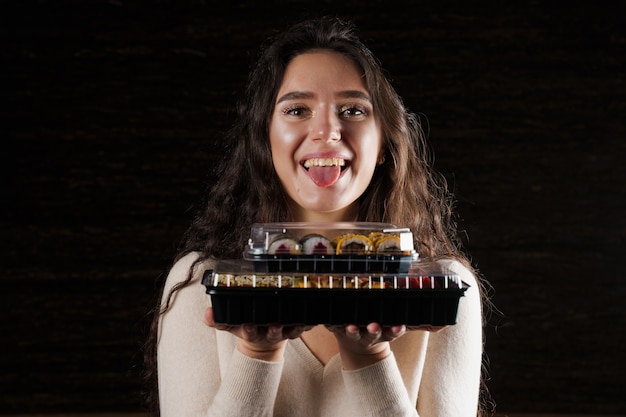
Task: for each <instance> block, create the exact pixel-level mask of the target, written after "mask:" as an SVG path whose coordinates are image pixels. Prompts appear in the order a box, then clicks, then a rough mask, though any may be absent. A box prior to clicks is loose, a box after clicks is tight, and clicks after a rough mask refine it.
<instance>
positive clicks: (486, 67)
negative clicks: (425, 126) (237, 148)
mask: <svg viewBox="0 0 626 417" xmlns="http://www.w3.org/2000/svg"><path fill="white" fill-rule="evenodd" d="M218 4H219V5H218ZM0 7H1V9H2V10H1V12H0V15H1V16H2V17H1V18H0V19H1V33H2V43H3V45H4V46H3V47H2V48H1V49H0V57H1V59H2V90H3V91H4V93H2V101H3V104H4V106H3V107H4V110H3V111H2V117H1V118H0V121H2V131H1V132H2V136H3V143H4V146H3V151H2V155H3V158H2V169H3V171H4V172H3V176H2V184H3V189H2V201H3V202H2V204H1V205H0V207H1V208H0V213H1V215H2V216H1V218H0V227H1V230H2V235H1V237H2V238H1V239H0V259H1V262H0V267H1V271H0V272H1V273H0V284H1V285H2V290H1V291H0V302H1V305H2V314H1V315H0V338H1V343H0V349H2V354H1V355H0V410H2V412H18V411H19V412H51V411H137V410H141V402H140V391H141V380H140V372H141V362H142V358H141V344H142V342H143V340H144V338H145V335H146V325H147V323H148V320H147V317H146V314H147V311H148V309H149V308H150V307H151V305H152V302H153V299H154V297H155V295H156V292H157V289H158V286H159V285H160V282H161V280H162V279H163V274H164V273H165V272H166V271H167V268H168V267H169V264H170V262H171V260H172V257H173V256H174V253H175V249H176V245H177V242H178V240H179V238H180V237H181V234H182V233H183V231H184V230H185V228H186V227H187V225H188V223H189V221H190V219H191V216H192V213H193V210H192V207H193V206H194V204H195V203H196V202H197V201H198V200H199V198H200V196H201V194H202V192H203V190H204V188H205V186H206V184H207V183H208V182H210V181H211V180H212V178H211V168H212V164H213V161H215V160H216V158H218V157H219V153H220V147H221V145H222V142H221V137H222V136H221V133H222V132H223V131H224V129H225V128H227V127H228V126H230V124H231V123H232V121H233V119H232V117H233V112H232V109H233V106H234V104H235V100H236V99H237V97H238V94H239V93H240V92H241V90H242V88H243V84H244V82H245V79H246V76H247V71H248V69H249V66H250V65H251V63H252V62H253V59H254V57H255V56H256V54H257V51H258V48H259V47H260V45H261V44H262V43H263V41H264V40H265V38H266V37H267V36H270V35H272V34H274V33H275V32H276V31H277V30H280V29H283V28H285V27H286V26H288V25H289V24H291V23H294V22H295V21H297V20H299V19H301V18H305V17H312V16H317V15H322V14H331V15H339V16H343V17H348V18H351V19H352V20H353V21H354V22H355V23H356V24H357V27H358V28H359V30H360V33H361V37H362V39H363V40H364V41H365V42H366V43H367V44H368V45H369V46H370V48H371V49H372V50H373V51H374V53H375V54H376V55H377V56H378V57H379V58H380V60H381V61H382V63H383V66H384V67H385V68H386V69H387V70H388V72H389V75H390V78H391V79H392V81H393V83H394V85H395V86H396V88H397V90H398V91H399V93H400V94H401V95H402V96H403V97H404V100H405V103H406V105H407V106H408V107H409V108H410V109H411V110H413V111H415V112H419V113H421V114H423V115H424V117H425V118H427V119H428V122H429V139H430V143H431V146H432V147H433V149H434V151H435V154H436V168H437V169H439V170H440V171H441V172H442V173H444V174H445V176H446V177H447V178H448V180H449V182H450V185H451V187H452V188H453V189H454V191H455V192H456V195H457V197H458V200H459V203H458V209H459V212H460V214H461V221H460V228H461V230H463V231H465V232H466V238H465V243H466V246H467V248H468V250H469V252H470V253H471V255H472V256H473V259H474V261H475V262H476V264H477V265H478V267H479V268H480V270H481V271H482V273H483V274H484V275H485V277H486V278H487V280H488V281H489V282H490V283H491V284H492V285H493V287H494V291H493V293H492V295H493V297H492V299H493V301H494V303H495V304H496V306H497V307H498V309H499V310H500V311H501V312H502V314H494V315H492V317H491V319H490V322H489V325H488V327H487V331H486V332H487V336H488V339H487V346H486V347H487V352H488V354H489V358H490V362H491V363H490V375H491V380H490V382H489V385H490V387H491V391H492V394H493V396H494V397H495V400H496V402H497V404H498V411H500V412H521V411H525V412H579V413H582V412H596V413H618V412H622V413H624V412H626V399H625V398H624V396H623V392H624V388H625V385H626V384H625V383H624V379H623V378H624V375H625V374H626V363H625V362H626V361H625V360H624V354H623V346H624V344H625V343H626V335H625V332H624V330H625V328H624V321H625V320H624V319H625V317H626V313H625V312H624V307H623V303H624V295H626V284H625V279H626V277H625V276H624V274H623V272H622V271H623V269H624V265H623V262H622V260H623V257H624V249H625V234H626V233H625V230H626V229H625V228H626V221H625V218H624V217H625V216H624V214H625V208H626V201H625V198H624V197H625V192H624V191H625V188H626V187H625V185H624V184H625V182H626V168H625V167H624V161H625V160H626V144H625V142H624V135H625V133H626V128H625V127H626V126H625V122H624V119H625V117H624V113H625V112H626V105H625V96H626V84H625V83H626V80H625V75H626V73H625V70H626V66H625V56H626V30H625V24H626V19H625V16H626V14H625V13H626V4H625V3H624V2H623V1H614V2H585V1H569V2H566V3H562V2H554V3H553V2H548V1H532V2H515V3H513V2H503V1H491V2H487V1H484V2H467V3H466V2H461V1H451V2H434V1H429V2H420V1H416V2H413V3H410V2H402V3H400V2H398V3H395V2H373V1H360V2H356V1H351V0H345V1H341V2H330V1H318V2H314V3H311V4H308V3H307V4H305V2H301V1H288V2H282V3H280V2H273V1H267V2H259V3H258V4H257V3H255V2H239V3H230V4H229V5H223V4H220V3H218V2H215V3H213V2H210V1H191V0H187V1H154V2H149V1H143V0H137V1H124V0H118V1H114V0H110V1H79V0H74V1H70V0H59V1H44V0H40V1H34V0H27V1H11V2H9V1H2V2H0ZM233 163H240V161H233Z"/></svg>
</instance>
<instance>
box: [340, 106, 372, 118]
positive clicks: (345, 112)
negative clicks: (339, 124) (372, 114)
mask: <svg viewBox="0 0 626 417" xmlns="http://www.w3.org/2000/svg"><path fill="white" fill-rule="evenodd" d="M339 114H340V115H341V116H343V117H345V118H357V117H362V116H365V115H366V114H367V111H366V110H365V109H364V108H362V107H360V106H345V107H342V108H341V109H340V110H339Z"/></svg>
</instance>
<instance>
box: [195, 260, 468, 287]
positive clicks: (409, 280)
mask: <svg viewBox="0 0 626 417" xmlns="http://www.w3.org/2000/svg"><path fill="white" fill-rule="evenodd" d="M203 284H205V285H208V286H212V287H247V288H268V287H269V288H309V289H318V288H336V289H348V288H350V289H358V288H362V289H464V288H467V285H466V284H465V283H464V282H462V281H461V279H460V276H459V275H458V274H457V273H456V272H454V271H452V270H451V269H449V268H447V267H444V266H442V265H440V264H438V263H436V262H414V263H412V264H411V267H410V268H409V271H408V272H407V273H402V274H384V273H365V274H362V273H361V274H357V273H338V274H335V273H316V272H314V273H304V272H292V273H268V272H261V273H260V272H258V271H256V270H255V268H254V266H253V265H252V264H251V263H250V262H247V261H242V260H223V261H218V262H217V263H216V265H215V268H214V269H213V270H210V271H207V274H206V275H205V277H204V279H203Z"/></svg>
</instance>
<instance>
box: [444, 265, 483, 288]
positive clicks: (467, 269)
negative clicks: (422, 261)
mask: <svg viewBox="0 0 626 417" xmlns="http://www.w3.org/2000/svg"><path fill="white" fill-rule="evenodd" d="M435 262H436V263H437V264H439V265H440V266H442V267H444V268H447V269H449V270H451V271H452V272H454V273H456V274H458V275H459V276H460V278H461V280H462V281H464V282H465V283H466V284H469V285H470V286H471V285H476V284H477V283H478V280H477V278H476V273H475V272H474V269H473V268H472V267H471V266H468V265H466V264H465V263H464V262H462V261H461V260H459V259H455V258H443V259H438V260H436V261H435Z"/></svg>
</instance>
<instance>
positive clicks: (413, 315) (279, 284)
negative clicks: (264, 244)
mask: <svg viewBox="0 0 626 417" xmlns="http://www.w3.org/2000/svg"><path fill="white" fill-rule="evenodd" d="M409 269H410V271H409V272H408V273H406V274H379V273H374V274H353V273H346V274H327V273H310V274H309V273H300V272H297V273H280V274H276V273H267V272H261V273H259V272H257V271H256V270H255V268H254V265H253V264H252V262H246V261H222V262H219V263H218V264H217V265H216V266H215V269H214V270H208V271H206V272H205V274H204V277H203V280H202V283H203V284H204V285H205V286H206V292H207V294H209V295H210V296H211V301H212V305H213V311H214V317H215V321H216V322H217V323H222V324H230V325H237V324H244V323H249V324H257V325H266V324H272V323H279V324H283V325H296V324H303V325H316V324H327V325H345V324H356V325H366V324H368V323H371V322H377V323H380V324H381V325H395V324H405V325H407V326H409V327H415V326H420V325H432V326H445V325H453V324H455V323H456V321H457V311H458V306H459V300H460V298H461V297H462V296H463V295H464V293H465V291H466V290H467V288H468V285H467V284H466V283H464V282H463V281H461V280H460V278H459V276H458V275H457V274H456V273H454V272H453V271H450V270H448V269H444V268H442V267H441V266H440V265H439V264H436V263H424V262H415V263H413V264H411V267H410V268H409Z"/></svg>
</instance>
